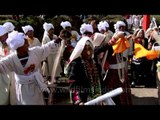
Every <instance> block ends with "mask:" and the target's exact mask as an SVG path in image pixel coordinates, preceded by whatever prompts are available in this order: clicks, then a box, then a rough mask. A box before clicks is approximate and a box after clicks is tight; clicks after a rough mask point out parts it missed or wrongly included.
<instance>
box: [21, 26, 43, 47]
mask: <svg viewBox="0 0 160 120" xmlns="http://www.w3.org/2000/svg"><path fill="white" fill-rule="evenodd" d="M22 30H23V32H24V33H25V35H26V36H27V40H28V43H29V47H34V46H41V42H40V41H39V39H38V38H36V37H34V29H33V27H32V26H31V25H25V26H22Z"/></svg>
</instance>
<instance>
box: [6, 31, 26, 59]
mask: <svg viewBox="0 0 160 120" xmlns="http://www.w3.org/2000/svg"><path fill="white" fill-rule="evenodd" d="M6 43H7V44H8V46H9V47H10V49H11V50H16V51H17V53H18V54H19V55H21V56H23V55H26V54H28V47H29V44H28V41H27V39H26V36H25V34H24V33H21V32H18V31H13V32H11V33H10V34H9V35H8V38H7V40H6Z"/></svg>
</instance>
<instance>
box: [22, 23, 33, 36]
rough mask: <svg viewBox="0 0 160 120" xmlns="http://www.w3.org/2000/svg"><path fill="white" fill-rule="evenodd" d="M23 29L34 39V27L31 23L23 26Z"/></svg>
mask: <svg viewBox="0 0 160 120" xmlns="http://www.w3.org/2000/svg"><path fill="white" fill-rule="evenodd" d="M22 30H23V32H24V33H25V35H27V36H28V37H29V38H31V39H33V37H34V29H33V27H32V26H31V25H26V26H22Z"/></svg>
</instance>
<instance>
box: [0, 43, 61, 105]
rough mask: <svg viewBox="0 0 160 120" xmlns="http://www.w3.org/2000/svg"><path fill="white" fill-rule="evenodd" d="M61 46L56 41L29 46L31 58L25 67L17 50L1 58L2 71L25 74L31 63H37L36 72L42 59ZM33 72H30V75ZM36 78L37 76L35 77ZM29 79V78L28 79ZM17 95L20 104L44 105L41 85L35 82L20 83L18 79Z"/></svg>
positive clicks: (0, 66) (4, 72)
mask: <svg viewBox="0 0 160 120" xmlns="http://www.w3.org/2000/svg"><path fill="white" fill-rule="evenodd" d="M56 47H59V45H57V44H55V43H54V41H52V42H49V43H47V44H45V45H44V46H42V47H39V46H37V47H33V48H29V51H28V54H29V58H28V61H27V63H26V65H25V66H24V67H23V66H22V64H21V62H20V60H19V58H18V57H17V53H16V51H15V52H14V53H12V54H10V55H8V56H7V57H5V58H3V59H1V60H0V73H3V74H6V73H9V72H15V74H17V75H25V76H27V75H26V74H25V73H24V70H25V69H26V68H27V67H29V66H30V65H31V64H34V65H35V69H34V71H33V72H36V71H37V70H38V68H39V64H41V61H42V60H43V59H44V58H46V57H47V56H48V55H49V53H50V52H51V51H52V49H55V48H56ZM30 74H32V73H29V75H30ZM35 79H36V78H35ZM28 81H29V80H28ZM16 97H17V104H18V105H44V104H45V102H44V99H43V93H42V91H41V89H40V86H39V85H38V84H37V82H36V80H35V82H31V83H29V82H28V83H25V84H20V83H19V82H18V80H17V79H16Z"/></svg>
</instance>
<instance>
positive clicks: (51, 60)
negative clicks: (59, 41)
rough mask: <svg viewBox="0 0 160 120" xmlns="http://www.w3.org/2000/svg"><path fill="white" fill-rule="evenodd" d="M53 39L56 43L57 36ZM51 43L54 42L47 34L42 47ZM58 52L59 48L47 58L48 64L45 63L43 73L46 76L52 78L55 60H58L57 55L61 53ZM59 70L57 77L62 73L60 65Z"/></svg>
mask: <svg viewBox="0 0 160 120" xmlns="http://www.w3.org/2000/svg"><path fill="white" fill-rule="evenodd" d="M53 38H54V39H53V41H54V40H55V39H56V36H54V37H53ZM50 41H52V40H51V39H50V38H49V36H48V35H47V34H45V35H44V37H43V39H42V45H45V44H46V43H48V42H50ZM58 50H59V48H55V49H53V50H52V51H51V52H50V54H49V56H48V57H47V58H46V61H47V63H45V62H43V65H42V66H43V67H42V73H43V75H44V76H51V74H52V68H53V64H54V62H55V59H56V55H57V53H58V52H59V51H58ZM57 68H58V69H57V71H56V75H55V76H59V75H60V72H61V71H62V69H61V66H60V64H58V67H57Z"/></svg>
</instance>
